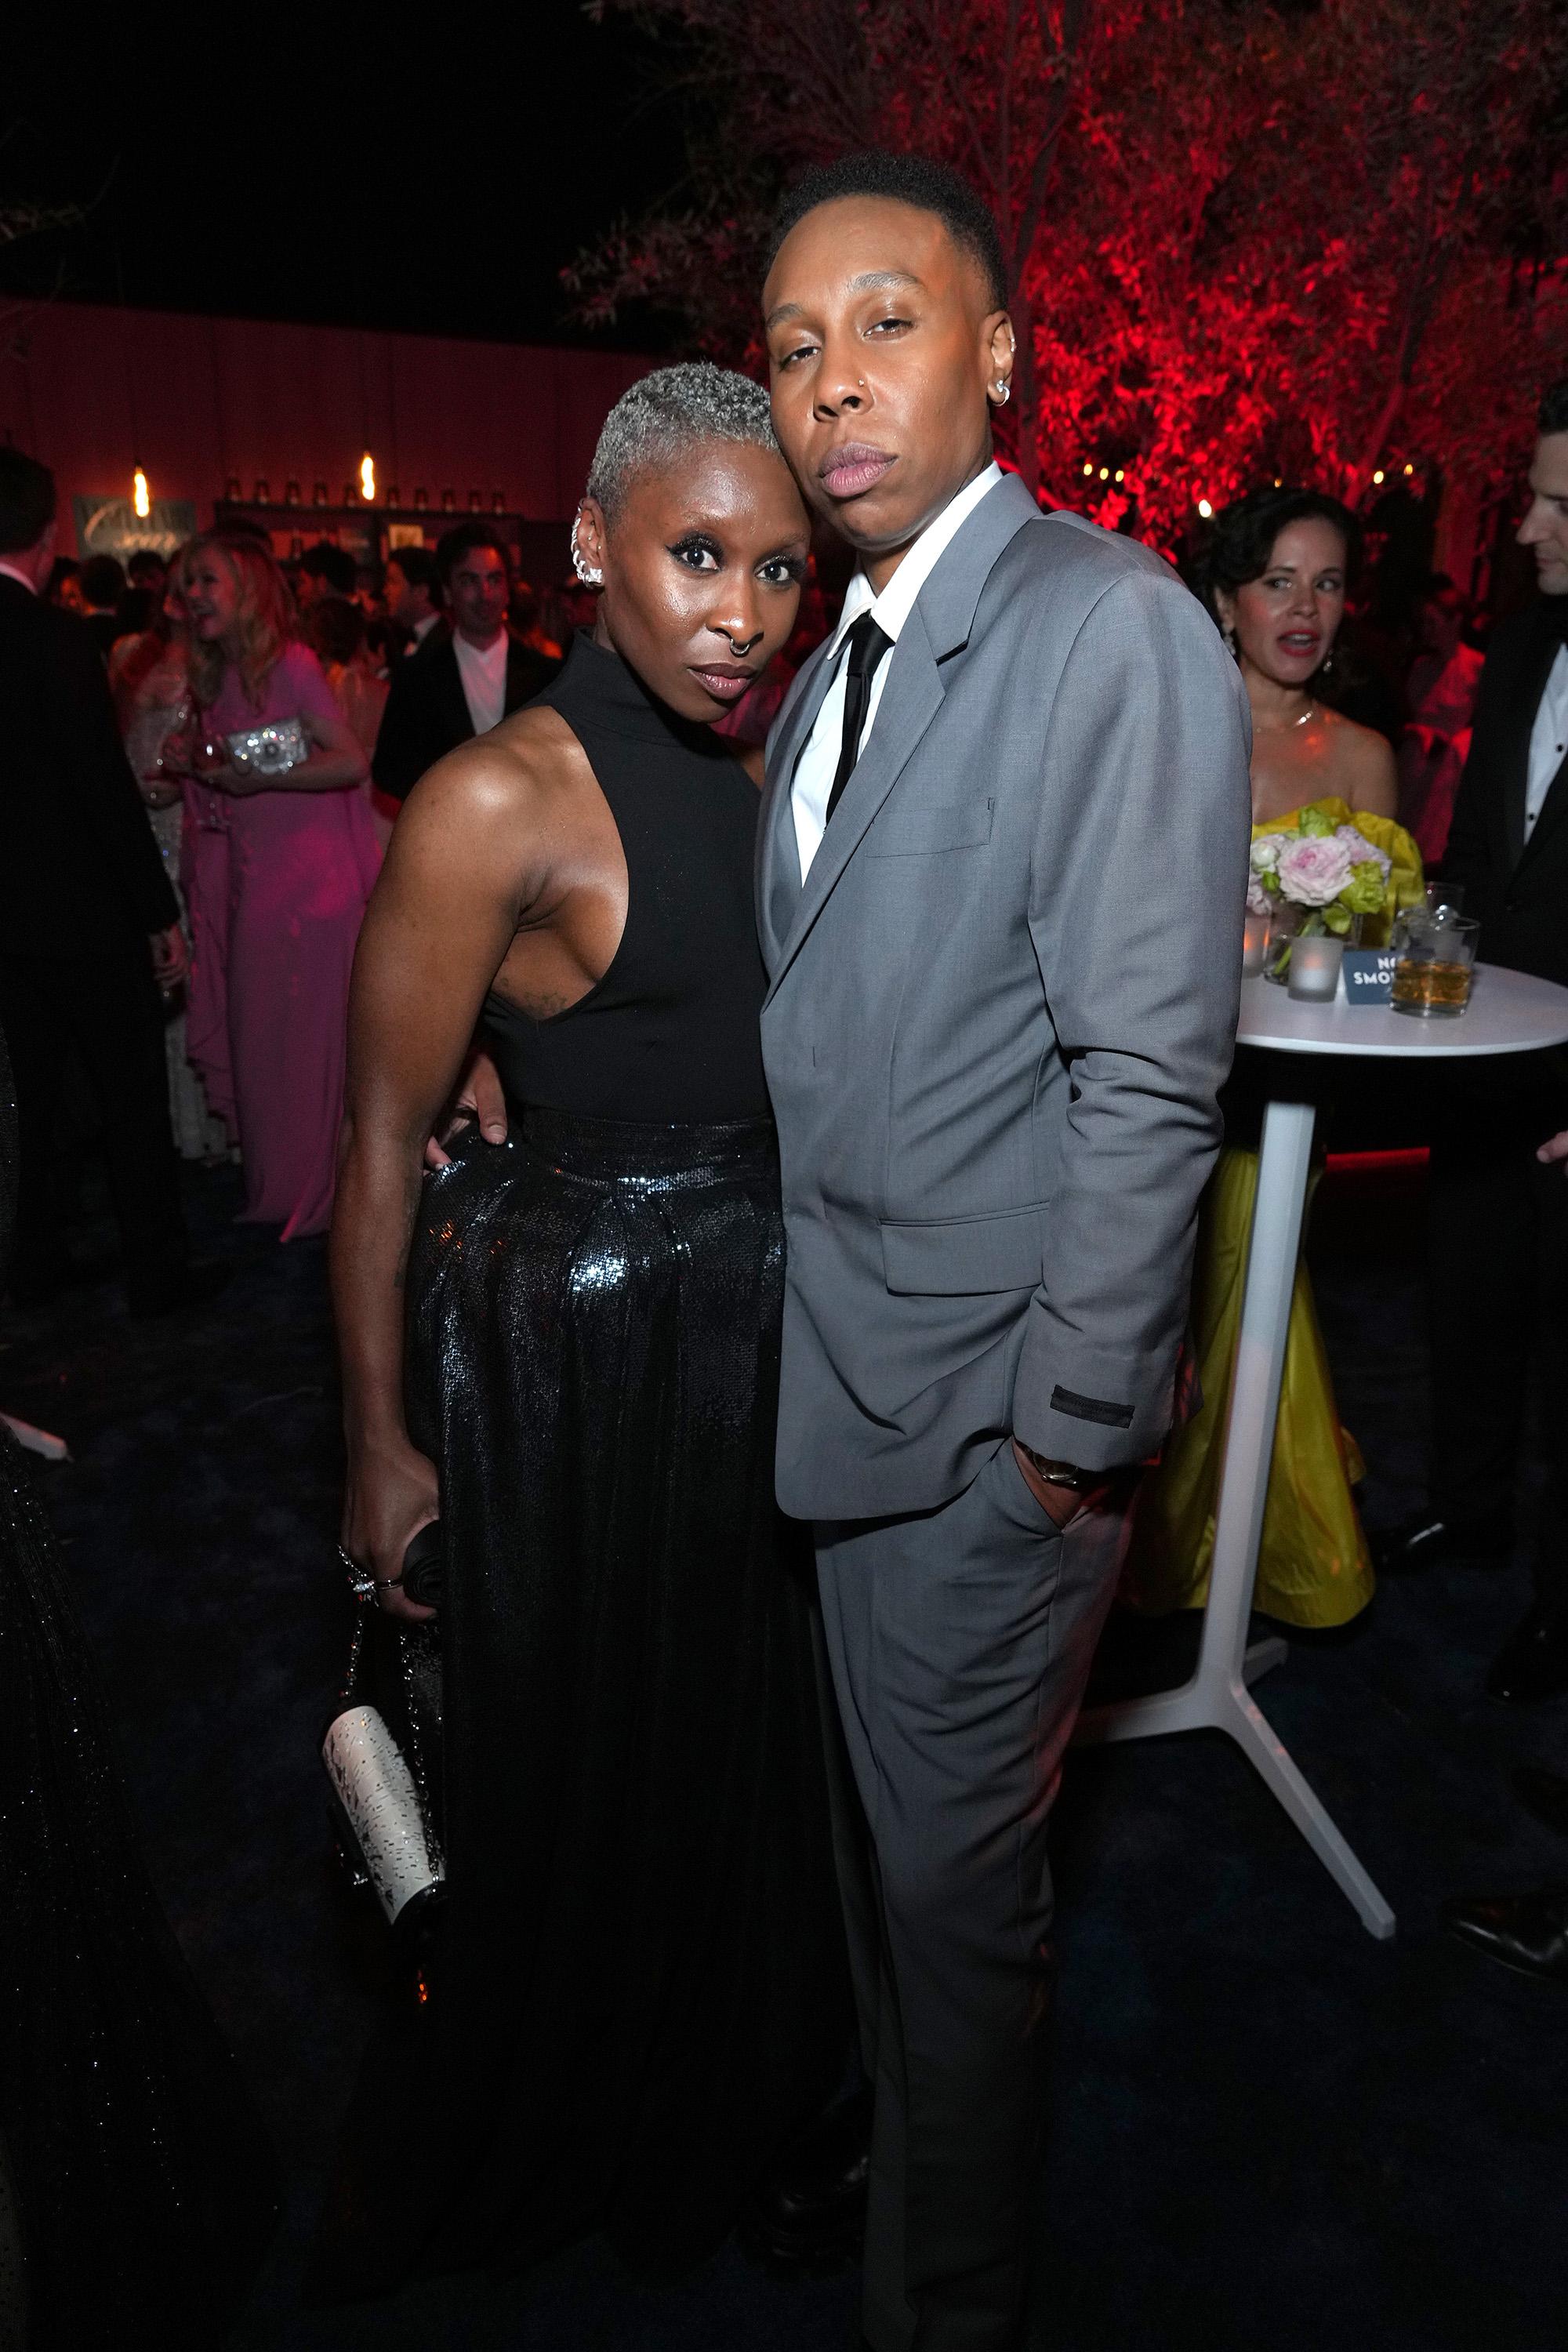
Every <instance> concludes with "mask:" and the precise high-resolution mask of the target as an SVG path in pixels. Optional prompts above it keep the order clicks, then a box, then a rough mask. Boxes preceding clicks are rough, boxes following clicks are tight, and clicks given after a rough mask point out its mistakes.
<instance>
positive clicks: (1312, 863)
mask: <svg viewBox="0 0 1568 2352" xmlns="http://www.w3.org/2000/svg"><path fill="white" fill-rule="evenodd" d="M1350 878H1351V856H1350V851H1349V850H1348V849H1347V848H1346V847H1345V845H1344V843H1343V842H1342V841H1340V840H1338V839H1337V838H1336V837H1335V836H1334V835H1332V834H1328V835H1317V836H1316V837H1314V838H1309V839H1307V840H1304V841H1290V842H1287V843H1286V845H1285V847H1284V848H1283V849H1282V850H1281V851H1280V852H1279V887H1280V889H1281V890H1282V891H1283V892H1284V894H1285V896H1286V898H1289V899H1291V900H1293V901H1294V903H1295V904H1296V905H1297V906H1298V907H1327V906H1329V905H1331V903H1332V901H1333V900H1334V899H1335V898H1338V897H1339V895H1340V892H1341V891H1342V889H1343V888H1344V887H1345V884H1346V883H1347V882H1348V881H1349V880H1350Z"/></svg>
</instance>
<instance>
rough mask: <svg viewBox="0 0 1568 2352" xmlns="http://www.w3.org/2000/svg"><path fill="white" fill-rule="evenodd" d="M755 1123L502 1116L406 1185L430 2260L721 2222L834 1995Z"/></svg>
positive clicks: (834, 2063) (822, 1799) (767, 2141)
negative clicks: (440, 1839)
mask: <svg viewBox="0 0 1568 2352" xmlns="http://www.w3.org/2000/svg"><path fill="white" fill-rule="evenodd" d="M783 1261H784V1234H783V1225H782V1220H781V1216H780V1210H779V1200H778V1175H777V1163H776V1157H775V1150H774V1142H773V1129H772V1127H771V1125H769V1124H768V1123H766V1122H747V1123H739V1124H730V1125H723V1126H685V1127H679V1126H678V1127H649V1126H643V1125H637V1124H630V1123H622V1122H618V1121H617V1122H611V1121H605V1120H589V1119H581V1118H569V1117H566V1116H564V1115H563V1114H560V1113H556V1112H549V1111H542V1110H534V1109H529V1110H525V1111H523V1112H522V1113H521V1114H520V1115H514V1122H513V1127H512V1132H511V1136H510V1140H509V1141H508V1142H507V1143H506V1144H505V1145H504V1146H500V1147H498V1146H493V1145H488V1144H485V1143H483V1142H482V1141H480V1140H479V1139H478V1138H477V1137H474V1138H471V1139H468V1141H466V1142H465V1143H464V1144H463V1145H462V1146H461V1147H460V1148H459V1149H458V1153H457V1157H456V1160H455V1164H454V1165H453V1166H452V1167H451V1168H450V1169H448V1170H447V1171H443V1172H442V1173H441V1174H439V1175H437V1176H434V1177H431V1178H427V1179H426V1188H425V1194H424V1201H423V1206H422V1210H421V1214H420V1218H419V1223H418V1229H417V1233H416V1241H415V1246H414V1251H413V1255H412V1260H411V1265H410V1270H409V1297H410V1309H409V1312H410V1325H409V1345H408V1365H409V1375H408V1377H409V1390H410V1394H409V1408H410V1426H411V1428H412V1429H413V1431H414V1433H415V1435H416V1442H417V1443H419V1444H421V1445H422V1446H423V1447H424V1448H425V1450H426V1451H427V1452H428V1453H429V1454H431V1457H432V1458H433V1459H434V1460H435V1462H436V1463H437V1468H438V1470H439V1474H440V1481H441V1510H442V1520H443V1526H444V1529H445V1535H446V1553H447V1579H448V1582H447V1602H446V1605H445V1608H444V1612H443V1641H444V1646H445V1654H446V1665H447V1696H446V1728H445V1786H446V1799H445V1808H446V1822H445V1829H446V1845H447V1873H448V1879H447V1905H446V1913H445V1918H444V1921H443V1926H442V1930H441V1934H442V1938H443V1941H442V1946H441V1949H440V1953H439V1958H438V1966H437V1976H436V1979H435V1981H436V1986H437V1992H436V1999H435V2001H434V2004H433V2007H434V2010H435V2012H436V2013H435V2016H434V2017H433V2019H432V2023H433V2025H434V2028H435V2051H436V2063H435V2066H434V2070H433V2076H432V2084H433V2087H432V2089H431V2091H430V2094H429V2096H430V2099H431V2101H432V2103H433V2114H432V2115H431V2116H429V2117H427V2118H426V2121H427V2122H428V2123H429V2125H430V2132H429V2137H428V2139H427V2141H426V2153H425V2158H424V2159H423V2160H422V2162H421V2165H420V2170H421V2172H422V2173H424V2174H425V2176H426V2180H427V2184H428V2206H429V2212H430V2218H431V2222H432V2230H431V2236H430V2241H429V2244H428V2247H427V2257H428V2259H429V2260H430V2261H431V2262H432V2263H433V2264H434V2265H435V2266H437V2267H445V2266H455V2265H458V2264H464V2263H473V2262H479V2261H500V2262H501V2263H508V2264H510V2263H517V2262H522V2261H527V2260H529V2259H531V2258H532V2257H533V2256H534V2255H536V2254H538V2253H540V2252H543V2251H545V2250H546V2249H547V2248H548V2247H550V2246H551V2245H552V2244H554V2243H557V2242H560V2241H561V2240H562V2239H563V2237H565V2236H568V2235H570V2234H572V2233H573V2232H574V2231H578V2230H580V2229H583V2228H585V2227H589V2226H593V2225H603V2226H605V2227H607V2229H608V2230H609V2231H610V2234H611V2236H612V2238H613V2239H614V2241H615V2242H616V2245H617V2247H618V2248H619V2250H620V2252H622V2254H623V2256H624V2257H626V2259H627V2260H629V2261H630V2262H631V2263H634V2264H635V2265H636V2266H637V2267H638V2268H640V2269H642V2270H644V2271H647V2272H655V2273H657V2272H666V2271H671V2270H677V2269H679V2268H681V2267H683V2266H685V2265H686V2264H688V2263H690V2262H692V2261H694V2260H696V2259H698V2258H700V2256H701V2255H702V2254H704V2253H706V2252H709V2251H710V2249H711V2248H712V2247H713V2246H714V2245H715V2244H717V2243H718V2242H721V2240H722V2238H723V2237H724V2235H725V2234H726V2232H727V2231H728V2229H729V2228H730V2226H731V2221H732V2220H733V2217H734V2213H735V2210H736V2207H737V2204H738V2202H739V2201H740V2200H741V2199H742V2197H743V2195H744V2193H745V2191H746V2189H747V2187H748V2186H749V2185H750V2183H751V2182H752V2180H753V2179H755V2178H756V2176H757V2174H758V2173H759V2171H760V2170H761V2169H762V2168H764V2167H765V2165H766V2164H767V2162H768V2159H769V2158H770V2157H771V2156H772V2154H773V2152H774V2151H775V2150H776V2148H777V2147H778V2145H779V2143H780V2141H781V2139H782V2138H783V2137H785V2136H786V2135H787V2134H788V2133H789V2131H790V2130H791V2129H792V2128H793V2127H794V2126H795V2124H796V2123H797V2122H798V2121H799V2120H800V2119H801V2118H802V2117H803V2116H807V2115H809V2114H810V2113H812V2112H813V2111H814V2110H815V2108H816V2107H817V2106H818V2105H820V2104H821V2103H822V2101H823V2100H824V2099H825V2098H826V2097H827V2096H828V2095H830V2094H831V2093H832V2091H833V2089H834V2087H835V2085H836V2084H837V2079H838V2076H839V2073H840V2070H841V2067H842V2063H843V2060H844V2056H845V2051H846V2044H847V2022H848V1995H847V1979H846V1975H845V1962H844V1957H843V1945H842V1931H841V1928H840V1925H839V1916H838V1908H837V1894H836V1889H835V1885H834V1877H833V1867H832V1859H831V1853H830V1847H829V1834H828V1825H827V1804H826V1787H825V1774H824V1766H823V1760H822V1748H821V1734H820V1725H819V1719H818V1715H817V1696H816V1678H815V1675H814V1669H813V1657H812V1635H811V1625H810V1614H809V1553H808V1550H807V1547H806V1545H805V1539H804V1533H803V1531H802V1530H800V1529H798V1528H795V1527H793V1525H792V1524H791V1523H790V1522H788V1521H786V1520H784V1518H783V1517H781V1515H780V1514H779V1512H778V1510H777V1508H776V1506H775V1504H774V1502H773V1424H774V1416H775V1410H776V1392H777V1381H778V1347H779V1320H780V1311H781V1295H782V1281H783Z"/></svg>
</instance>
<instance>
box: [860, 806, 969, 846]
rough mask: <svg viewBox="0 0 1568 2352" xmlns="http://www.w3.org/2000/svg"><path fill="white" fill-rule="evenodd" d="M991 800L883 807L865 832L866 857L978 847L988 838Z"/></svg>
mask: <svg viewBox="0 0 1568 2352" xmlns="http://www.w3.org/2000/svg"><path fill="white" fill-rule="evenodd" d="M994 806H995V803H994V801H948V802H943V803H942V805H941V806H940V807H936V808H931V807H925V808H922V807H921V806H919V805H918V804H916V805H914V806H911V807H909V808H900V806H899V805H898V804H897V803H896V802H895V803H893V805H892V806H890V807H888V808H884V809H883V811H882V813H881V814H880V815H879V817H878V819H877V821H876V823H875V824H873V825H872V827H871V830H870V831H869V833H868V835H866V854H867V856H868V857H919V856H922V855H924V853H925V852H926V851H928V850H932V849H979V848H982V847H984V844H985V843H986V842H988V841H989V840H990V838H991V812H992V810H993V809H994Z"/></svg>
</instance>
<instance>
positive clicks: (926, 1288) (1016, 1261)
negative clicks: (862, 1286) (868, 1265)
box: [882, 1206, 1041, 1297]
mask: <svg viewBox="0 0 1568 2352" xmlns="http://www.w3.org/2000/svg"><path fill="white" fill-rule="evenodd" d="M882 1272H883V1277H884V1279H885V1280H886V1282H887V1286H888V1288H889V1290H892V1291H920V1292H923V1293H925V1294H927V1295H928V1296H930V1297H960V1296H962V1295H963V1294H964V1293H966V1292H972V1291H976V1290H1033V1289H1035V1288H1036V1287H1037V1286H1038V1283H1039V1280H1040V1273H1041V1258H1040V1211H1039V1209H1038V1207H1037V1206H1031V1207H1029V1208H1026V1209H1004V1210H1003V1211H1002V1213H1001V1214H1000V1215H998V1216H994V1217H949V1218H944V1219H943V1220H942V1222H941V1223H936V1224H919V1225H898V1224H889V1223H884V1224H883V1226H882Z"/></svg>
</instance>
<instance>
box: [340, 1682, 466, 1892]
mask: <svg viewBox="0 0 1568 2352" xmlns="http://www.w3.org/2000/svg"><path fill="white" fill-rule="evenodd" d="M321 1761H322V1763H323V1764H324V1765H325V1766H326V1768H327V1778H328V1779H329V1780H331V1784H332V1789H333V1790H334V1792H335V1794H336V1796H337V1800H338V1802H339V1804H340V1805H341V1806H342V1810H343V1813H344V1816H345V1818H346V1821H347V1824H348V1827H349V1829H350V1831H351V1832H353V1841H354V1843H355V1845H356V1846H357V1847H358V1849H359V1854H360V1858H361V1859H362V1861H363V1864H364V1870H365V1874H366V1876H367V1877H368V1878H369V1880H370V1883H371V1885H373V1886H374V1889H375V1892H376V1896H377V1899H378V1900H379V1902H380V1904H381V1907H382V1909H383V1911H384V1912H385V1914H386V1918H387V1923H388V1925H389V1926H395V1925H396V1922H397V1918H398V1916H399V1914H400V1913H401V1912H403V1911H404V1910H405V1909H406V1908H407V1906H408V1905H409V1904H410V1903H412V1902H413V1900H414V1898H415V1896H416V1895H424V1894H426V1893H427V1892H428V1890H429V1889H430V1888H431V1887H432V1886H435V1885H439V1883H440V1881H441V1879H442V1877H443V1876H444V1875H445V1874H444V1872H443V1870H442V1867H441V1864H440V1863H439V1862H438V1861H435V1860H433V1859H432V1857H431V1853H430V1846H429V1842H428V1840H427V1838H426V1832H425V1817H424V1813H423V1811H422V1809H421V1807H420V1803H419V1792H418V1790H417V1789H416V1787H415V1785H414V1775H413V1773H412V1772H411V1771H410V1770H409V1769H408V1766H407V1765H406V1763H405V1761H404V1759H403V1756H402V1754H401V1753H400V1751H399V1749H398V1746H397V1742H396V1741H395V1739H394V1738H393V1736H392V1734H391V1732H390V1731H389V1730H388V1729H387V1727H386V1720H385V1717H384V1716H383V1715H382V1714H381V1712H380V1710H379V1709H378V1708H376V1707H374V1706H351V1707H348V1708H346V1709H345V1710H344V1712H343V1713H342V1715H340V1716H338V1717H336V1718H335V1720H334V1721H333V1722H331V1724H329V1725H328V1727H327V1736H326V1738H324V1739H323V1740H322V1742H321Z"/></svg>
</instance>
